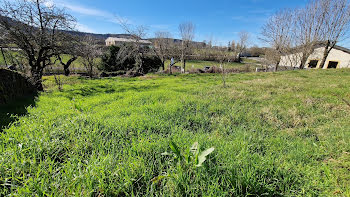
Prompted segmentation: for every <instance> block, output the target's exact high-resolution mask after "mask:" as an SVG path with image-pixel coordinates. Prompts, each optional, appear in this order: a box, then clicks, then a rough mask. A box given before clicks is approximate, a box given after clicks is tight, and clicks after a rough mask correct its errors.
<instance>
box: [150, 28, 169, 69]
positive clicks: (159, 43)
mask: <svg viewBox="0 0 350 197" xmlns="http://www.w3.org/2000/svg"><path fill="white" fill-rule="evenodd" d="M170 37H171V35H170V33H169V32H156V33H155V40H154V48H153V51H154V53H155V54H156V56H157V57H158V58H159V59H160V60H161V61H162V66H163V71H164V70H165V61H166V59H167V58H171V57H170V52H171V50H170V49H171V44H172V43H171V40H170Z"/></svg>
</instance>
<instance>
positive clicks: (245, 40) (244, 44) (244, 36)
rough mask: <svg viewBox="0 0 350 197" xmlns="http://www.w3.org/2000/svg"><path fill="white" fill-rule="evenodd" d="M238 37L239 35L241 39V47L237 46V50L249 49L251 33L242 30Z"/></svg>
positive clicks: (241, 51) (239, 44) (240, 51)
mask: <svg viewBox="0 0 350 197" xmlns="http://www.w3.org/2000/svg"><path fill="white" fill-rule="evenodd" d="M238 37H239V40H238V46H239V47H237V52H238V53H243V52H244V51H245V50H246V49H247V46H248V41H249V38H250V34H249V33H248V32H246V31H241V32H239V33H238Z"/></svg>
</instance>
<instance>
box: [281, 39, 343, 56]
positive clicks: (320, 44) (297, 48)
mask: <svg viewBox="0 0 350 197" xmlns="http://www.w3.org/2000/svg"><path fill="white" fill-rule="evenodd" d="M325 46H326V43H325V42H319V43H317V44H315V45H314V49H318V48H322V47H325ZM300 48H301V46H298V47H295V48H293V49H292V50H291V51H290V52H288V53H286V54H284V55H290V54H294V53H298V52H300ZM333 49H337V50H340V51H343V52H345V53H348V54H350V49H348V48H345V47H342V46H338V45H335V46H334V47H333Z"/></svg>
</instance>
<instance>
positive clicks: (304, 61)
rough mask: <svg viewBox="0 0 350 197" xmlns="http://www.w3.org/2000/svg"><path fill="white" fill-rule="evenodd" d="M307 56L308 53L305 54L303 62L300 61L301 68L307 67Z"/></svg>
mask: <svg viewBox="0 0 350 197" xmlns="http://www.w3.org/2000/svg"><path fill="white" fill-rule="evenodd" d="M307 58H308V57H307V56H306V55H303V57H302V58H301V62H300V65H299V69H304V68H305V64H306V60H307Z"/></svg>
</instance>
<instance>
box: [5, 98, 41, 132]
mask: <svg viewBox="0 0 350 197" xmlns="http://www.w3.org/2000/svg"><path fill="white" fill-rule="evenodd" d="M36 96H37V95H36V94H32V95H28V96H25V97H22V98H18V99H14V100H13V101H11V102H9V103H7V104H0V133H1V132H3V130H4V129H5V128H6V127H7V126H9V125H10V124H11V123H13V122H15V121H16V120H17V119H18V118H17V117H19V116H23V115H26V114H27V107H29V106H35V98H36Z"/></svg>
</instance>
